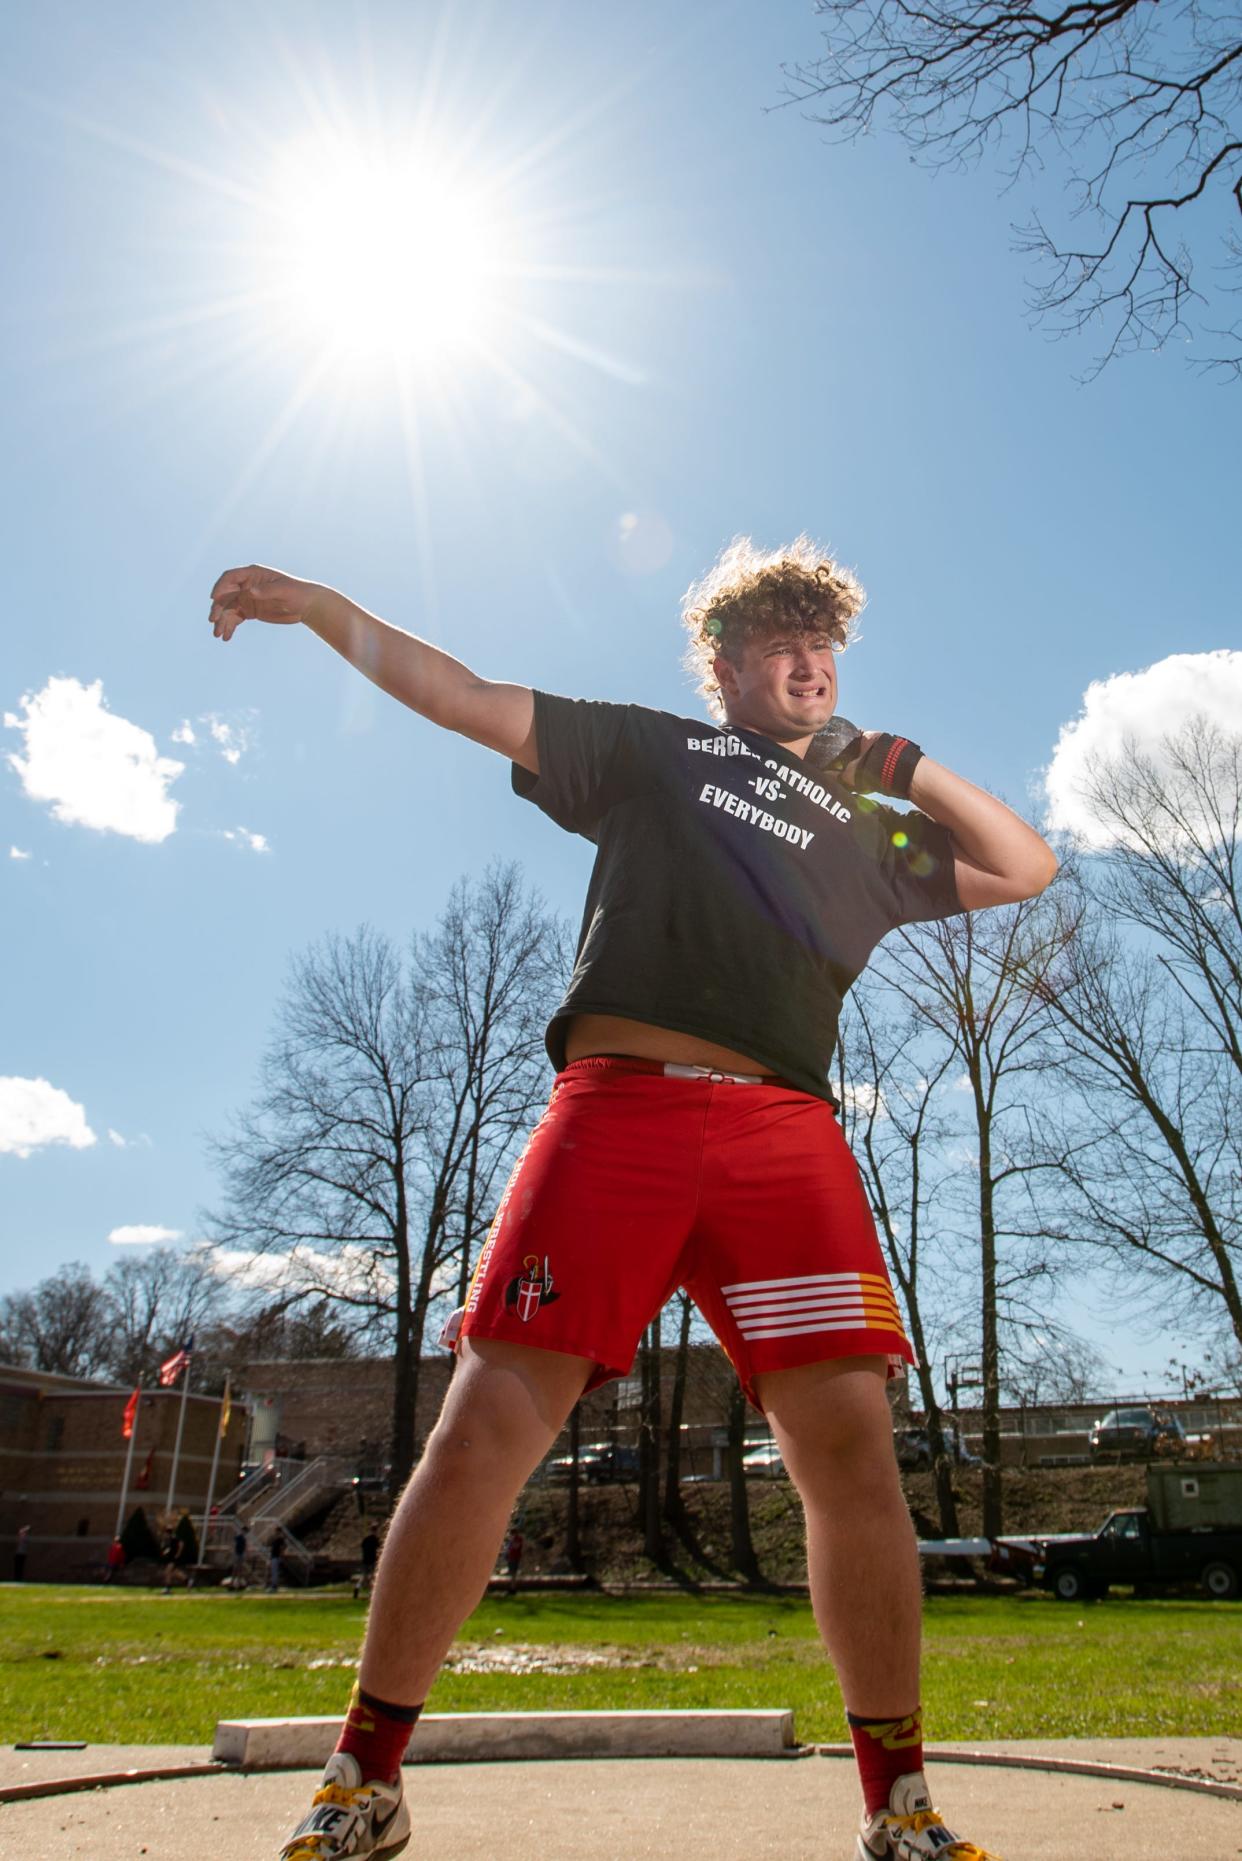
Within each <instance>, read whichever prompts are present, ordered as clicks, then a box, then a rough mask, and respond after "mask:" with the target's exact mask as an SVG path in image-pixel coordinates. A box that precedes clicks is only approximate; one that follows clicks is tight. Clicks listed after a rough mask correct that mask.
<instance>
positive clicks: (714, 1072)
mask: <svg viewBox="0 0 1242 1861" xmlns="http://www.w3.org/2000/svg"><path fill="white" fill-rule="evenodd" d="M664 1075H665V1078H666V1079H708V1080H710V1081H711V1083H712V1084H713V1085H725V1084H728V1085H734V1086H761V1085H762V1084H763V1075H762V1073H722V1072H721V1071H720V1070H719V1068H717V1067H715V1066H683V1065H682V1064H681V1063H680V1062H679V1061H677V1060H666V1061H665V1062H664Z"/></svg>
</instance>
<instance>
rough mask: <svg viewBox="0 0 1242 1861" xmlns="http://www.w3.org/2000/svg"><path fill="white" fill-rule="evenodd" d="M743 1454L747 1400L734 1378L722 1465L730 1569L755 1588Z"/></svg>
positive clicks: (759, 1577)
mask: <svg viewBox="0 0 1242 1861" xmlns="http://www.w3.org/2000/svg"><path fill="white" fill-rule="evenodd" d="M745 1452H746V1397H745V1395H744V1394H743V1393H742V1385H741V1384H740V1383H739V1382H738V1380H737V1378H736V1377H734V1378H733V1379H732V1380H731V1382H730V1385H729V1409H728V1446H727V1447H726V1449H725V1464H726V1467H727V1468H728V1474H729V1553H730V1562H731V1563H732V1565H733V1568H734V1569H735V1570H736V1571H738V1572H739V1573H740V1575H741V1577H742V1580H743V1582H745V1583H748V1584H751V1585H754V1586H757V1585H760V1584H762V1582H763V1571H762V1570H761V1569H760V1566H759V1556H758V1553H757V1552H756V1550H755V1540H754V1537H753V1536H752V1534H751V1529H750V1493H749V1491H748V1490H747V1486H746V1469H745V1467H744V1466H743V1465H742V1457H743V1455H744V1454H745Z"/></svg>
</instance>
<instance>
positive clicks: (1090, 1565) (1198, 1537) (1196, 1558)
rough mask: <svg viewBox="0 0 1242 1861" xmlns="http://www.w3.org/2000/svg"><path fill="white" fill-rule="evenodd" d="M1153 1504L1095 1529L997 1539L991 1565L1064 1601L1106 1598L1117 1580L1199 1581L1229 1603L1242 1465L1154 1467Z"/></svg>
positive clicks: (1241, 1506) (1239, 1547) (1237, 1563)
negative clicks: (1038, 1586)
mask: <svg viewBox="0 0 1242 1861" xmlns="http://www.w3.org/2000/svg"><path fill="white" fill-rule="evenodd" d="M1147 1499H1148V1504H1147V1506H1146V1508H1135V1509H1134V1510H1133V1511H1126V1512H1112V1513H1110V1514H1109V1516H1108V1517H1107V1518H1106V1519H1105V1521H1104V1523H1103V1524H1102V1525H1101V1526H1100V1527H1099V1529H1098V1530H1097V1531H1094V1532H1086V1533H1084V1532H1052V1533H1040V1534H1038V1535H1036V1536H1033V1537H1030V1538H998V1539H997V1540H996V1541H995V1543H994V1545H993V1548H992V1557H991V1567H992V1569H994V1570H998V1571H1001V1572H1002V1573H1004V1574H1006V1575H1009V1576H1015V1577H1017V1578H1019V1580H1021V1581H1026V1582H1029V1583H1035V1584H1038V1585H1040V1586H1041V1587H1042V1588H1043V1589H1046V1590H1051V1591H1052V1593H1053V1595H1054V1596H1057V1597H1059V1598H1060V1600H1061V1601H1062V1602H1066V1603H1073V1602H1081V1601H1083V1600H1087V1599H1095V1600H1098V1599H1099V1598H1101V1597H1104V1596H1107V1594H1108V1591H1109V1588H1110V1586H1111V1585H1112V1584H1114V1583H1128V1584H1129V1583H1132V1584H1142V1585H1147V1586H1160V1585H1166V1584H1175V1583H1198V1584H1199V1586H1200V1588H1201V1589H1202V1590H1203V1593H1204V1595H1205V1596H1208V1597H1210V1598H1211V1599H1212V1600H1213V1601H1216V1602H1228V1601H1230V1600H1232V1599H1233V1598H1234V1597H1236V1596H1237V1594H1238V1591H1239V1586H1240V1583H1242V1466H1237V1467H1226V1466H1221V1465H1219V1464H1216V1465H1208V1464H1206V1463H1193V1464H1191V1465H1183V1466H1152V1467H1150V1468H1149V1469H1148V1476H1147Z"/></svg>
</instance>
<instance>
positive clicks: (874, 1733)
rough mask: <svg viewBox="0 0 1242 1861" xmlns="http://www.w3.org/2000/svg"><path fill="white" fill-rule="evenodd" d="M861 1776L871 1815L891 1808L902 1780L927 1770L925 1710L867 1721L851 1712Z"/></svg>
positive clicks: (849, 1718) (850, 1722)
mask: <svg viewBox="0 0 1242 1861" xmlns="http://www.w3.org/2000/svg"><path fill="white" fill-rule="evenodd" d="M845 1716H846V1718H847V1719H848V1720H849V1727H850V1737H851V1739H852V1740H853V1742H854V1756H855V1758H856V1759H857V1761H858V1775H859V1777H860V1778H861V1779H862V1787H863V1797H864V1800H865V1802H866V1805H867V1814H868V1815H869V1816H873V1815H874V1814H875V1812H876V1810H877V1809H886V1808H887V1807H888V1800H889V1796H890V1795H891V1793H892V1788H893V1785H894V1784H895V1783H896V1781H897V1779H898V1778H899V1777H906V1776H909V1774H910V1772H911V1771H921V1770H922V1768H923V1708H922V1707H921V1706H916V1707H915V1709H914V1711H913V1712H910V1713H907V1714H906V1715H905V1717H904V1718H894V1719H864V1718H863V1717H862V1716H861V1715H860V1714H858V1713H853V1712H847V1713H846V1715H845Z"/></svg>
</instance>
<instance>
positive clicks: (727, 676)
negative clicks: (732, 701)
mask: <svg viewBox="0 0 1242 1861" xmlns="http://www.w3.org/2000/svg"><path fill="white" fill-rule="evenodd" d="M712 671H713V673H714V674H715V676H716V683H717V684H718V685H719V687H720V689H721V692H722V693H723V694H724V696H725V697H726V698H731V697H736V696H737V667H736V666H735V665H734V663H733V661H732V660H731V659H726V658H725V656H724V654H723V653H717V654H716V657H715V658H714V659H713V660H712Z"/></svg>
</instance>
